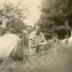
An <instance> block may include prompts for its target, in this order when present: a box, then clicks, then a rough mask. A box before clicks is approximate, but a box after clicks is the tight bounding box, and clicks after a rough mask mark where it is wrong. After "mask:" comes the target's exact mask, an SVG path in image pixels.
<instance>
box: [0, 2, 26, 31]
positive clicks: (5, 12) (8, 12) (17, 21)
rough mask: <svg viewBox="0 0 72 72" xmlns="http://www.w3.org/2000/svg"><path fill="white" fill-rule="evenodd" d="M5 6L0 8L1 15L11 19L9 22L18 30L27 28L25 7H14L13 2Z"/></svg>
mask: <svg viewBox="0 0 72 72" xmlns="http://www.w3.org/2000/svg"><path fill="white" fill-rule="evenodd" d="M2 6H3V8H0V16H1V19H2V20H3V19H4V18H7V19H9V24H10V25H11V26H12V27H13V28H14V29H15V30H16V31H19V30H21V29H23V28H26V25H25V24H24V22H23V21H24V19H25V15H24V11H25V9H20V8H18V7H17V6H16V7H14V6H13V5H12V4H6V3H5V4H4V5H2Z"/></svg>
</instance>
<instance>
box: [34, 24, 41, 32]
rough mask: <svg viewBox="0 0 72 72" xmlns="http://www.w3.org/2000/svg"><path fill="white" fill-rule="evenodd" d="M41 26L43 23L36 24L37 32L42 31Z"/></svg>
mask: <svg viewBox="0 0 72 72" xmlns="http://www.w3.org/2000/svg"><path fill="white" fill-rule="evenodd" d="M41 28H42V25H41V24H35V26H34V29H35V30H36V31H37V32H40V31H41Z"/></svg>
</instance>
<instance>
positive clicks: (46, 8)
mask: <svg viewBox="0 0 72 72" xmlns="http://www.w3.org/2000/svg"><path fill="white" fill-rule="evenodd" d="M69 5H70V4H69V0H44V1H42V8H41V16H40V20H39V21H38V23H41V24H42V25H43V29H42V31H44V32H45V33H48V34H51V35H52V33H53V32H57V33H59V32H58V30H61V29H63V31H64V32H63V33H65V32H66V30H67V29H68V30H69V23H66V21H68V22H69V20H70V19H69V17H70V13H72V11H70V10H71V9H69V8H70V6H69ZM61 32H62V31H61ZM66 33H67V32H66ZM61 35H62V34H61ZM64 35H65V34H64ZM64 35H63V36H64ZM63 36H62V37H63ZM59 37H60V36H59Z"/></svg>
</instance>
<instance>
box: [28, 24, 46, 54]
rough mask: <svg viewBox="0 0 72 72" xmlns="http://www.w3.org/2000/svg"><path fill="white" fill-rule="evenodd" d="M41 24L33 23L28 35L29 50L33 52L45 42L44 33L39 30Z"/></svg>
mask: <svg viewBox="0 0 72 72" xmlns="http://www.w3.org/2000/svg"><path fill="white" fill-rule="evenodd" d="M41 27H42V26H41V24H35V27H34V28H35V30H34V31H33V32H32V33H31V34H30V36H29V52H30V54H32V55H33V54H35V53H36V52H38V51H39V49H40V46H41V45H43V44H46V42H47V41H46V39H45V37H44V34H43V33H42V32H41Z"/></svg>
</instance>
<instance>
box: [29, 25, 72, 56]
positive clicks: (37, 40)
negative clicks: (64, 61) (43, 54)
mask: <svg viewBox="0 0 72 72" xmlns="http://www.w3.org/2000/svg"><path fill="white" fill-rule="evenodd" d="M34 28H35V30H34V31H33V32H32V33H31V34H30V36H29V53H30V55H35V54H36V53H37V52H38V51H40V50H41V49H43V50H44V49H46V50H47V49H49V48H54V51H55V53H56V54H57V49H58V48H60V47H67V46H72V31H71V36H70V37H67V36H66V38H65V39H63V40H60V39H58V34H57V33H53V37H52V39H51V40H48V41H47V40H46V39H45V36H44V34H43V33H42V32H41V28H42V26H41V24H35V26H34Z"/></svg>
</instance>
